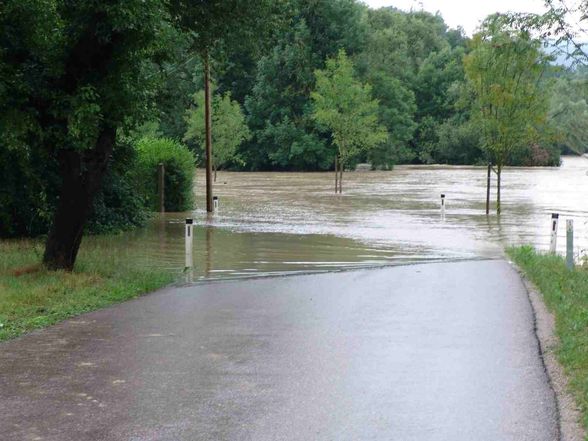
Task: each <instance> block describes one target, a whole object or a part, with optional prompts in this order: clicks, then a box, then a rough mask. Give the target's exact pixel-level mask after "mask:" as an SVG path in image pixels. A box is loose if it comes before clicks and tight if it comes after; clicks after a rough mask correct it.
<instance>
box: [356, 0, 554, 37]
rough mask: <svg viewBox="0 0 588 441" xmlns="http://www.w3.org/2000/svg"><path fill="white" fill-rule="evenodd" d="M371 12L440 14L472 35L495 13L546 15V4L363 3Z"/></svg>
mask: <svg viewBox="0 0 588 441" xmlns="http://www.w3.org/2000/svg"><path fill="white" fill-rule="evenodd" d="M363 2H364V3H366V4H367V5H369V6H370V7H372V8H380V7H382V6H394V7H396V8H399V9H404V10H410V9H411V7H412V8H413V9H424V10H426V11H429V12H432V13H435V12H437V11H439V12H440V13H441V15H442V16H443V18H444V19H445V22H446V23H447V24H448V25H449V26H450V27H452V28H456V27H458V26H461V27H463V28H464V30H465V31H466V33H467V34H468V35H472V33H473V31H474V30H475V29H476V27H477V26H478V24H479V23H480V21H481V20H483V19H484V18H485V17H486V16H488V15H490V14H493V13H495V12H539V13H540V12H543V11H544V10H545V7H544V2H543V0H363Z"/></svg>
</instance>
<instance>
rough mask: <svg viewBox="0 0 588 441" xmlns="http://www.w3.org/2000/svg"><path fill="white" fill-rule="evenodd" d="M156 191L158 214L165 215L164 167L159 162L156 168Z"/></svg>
mask: <svg viewBox="0 0 588 441" xmlns="http://www.w3.org/2000/svg"><path fill="white" fill-rule="evenodd" d="M157 191H158V196H159V212H160V213H165V165H163V162H160V163H159V165H158V166H157Z"/></svg>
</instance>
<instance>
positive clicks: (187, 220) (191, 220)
mask: <svg viewBox="0 0 588 441" xmlns="http://www.w3.org/2000/svg"><path fill="white" fill-rule="evenodd" d="M193 223H194V219H190V218H188V219H186V225H192V224H193Z"/></svg>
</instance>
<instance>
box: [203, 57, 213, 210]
mask: <svg viewBox="0 0 588 441" xmlns="http://www.w3.org/2000/svg"><path fill="white" fill-rule="evenodd" d="M210 101H211V100H210V58H209V56H208V52H206V53H205V54H204V118H205V119H206V121H205V129H206V211H208V212H209V213H212V211H213V207H212V115H211V104H210Z"/></svg>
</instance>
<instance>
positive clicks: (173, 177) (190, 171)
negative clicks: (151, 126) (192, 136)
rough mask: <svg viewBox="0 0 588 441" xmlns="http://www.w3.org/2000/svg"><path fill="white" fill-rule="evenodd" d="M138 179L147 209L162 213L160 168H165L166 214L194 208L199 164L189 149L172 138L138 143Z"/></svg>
mask: <svg viewBox="0 0 588 441" xmlns="http://www.w3.org/2000/svg"><path fill="white" fill-rule="evenodd" d="M136 148H137V153H138V155H139V167H138V179H139V182H140V183H141V186H140V188H141V190H142V191H143V192H144V196H145V199H146V201H147V206H148V207H149V209H151V210H153V211H157V210H158V208H159V207H158V199H157V166H158V165H159V164H160V163H163V164H164V166H165V211H187V210H191V209H192V203H193V195H192V185H193V180H194V172H195V162H196V159H195V158H194V155H193V153H192V152H191V151H190V150H188V148H187V147H186V146H184V145H183V144H180V143H179V142H176V141H174V140H173V139H169V138H154V137H144V138H141V139H140V140H139V141H137V144H136Z"/></svg>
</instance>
